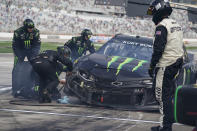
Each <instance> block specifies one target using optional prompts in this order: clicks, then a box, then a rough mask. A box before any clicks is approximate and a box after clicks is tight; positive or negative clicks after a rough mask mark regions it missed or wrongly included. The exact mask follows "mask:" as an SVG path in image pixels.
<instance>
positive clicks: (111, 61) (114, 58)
mask: <svg viewBox="0 0 197 131" xmlns="http://www.w3.org/2000/svg"><path fill="white" fill-rule="evenodd" d="M119 58H120V56H113V57H112V59H111V60H110V61H109V62H108V63H107V72H108V71H109V67H110V65H111V64H112V63H114V62H116V61H117V60H118V59H119Z"/></svg>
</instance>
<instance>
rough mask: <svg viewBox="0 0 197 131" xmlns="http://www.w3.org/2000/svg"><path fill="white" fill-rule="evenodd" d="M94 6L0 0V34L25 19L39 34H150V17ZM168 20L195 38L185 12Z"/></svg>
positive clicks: (89, 2) (90, 2) (84, 1)
mask: <svg viewBox="0 0 197 131" xmlns="http://www.w3.org/2000/svg"><path fill="white" fill-rule="evenodd" d="M94 3H95V1H94V0H2V2H1V3H0V32H13V30H15V29H16V28H18V27H19V26H21V25H22V23H23V20H24V19H25V18H31V19H33V20H34V22H35V24H36V27H37V28H38V29H39V30H40V31H41V33H42V34H53V35H60V34H61V35H77V34H79V33H80V32H81V30H82V29H84V28H89V29H91V30H92V31H93V33H94V34H106V35H114V34H117V33H126V34H131V35H142V36H149V37H152V35H153V34H154V32H153V30H154V27H155V26H154V24H153V22H152V21H151V18H149V17H127V16H126V15H125V14H126V12H125V8H124V7H121V6H108V5H95V4H94ZM183 8H185V7H183ZM172 18H174V19H176V20H177V21H178V23H179V24H180V25H181V26H182V27H183V31H184V38H195V39H196V38H197V32H195V30H194V29H195V27H197V24H194V23H191V22H189V20H188V15H187V11H186V10H180V9H174V11H173V14H172Z"/></svg>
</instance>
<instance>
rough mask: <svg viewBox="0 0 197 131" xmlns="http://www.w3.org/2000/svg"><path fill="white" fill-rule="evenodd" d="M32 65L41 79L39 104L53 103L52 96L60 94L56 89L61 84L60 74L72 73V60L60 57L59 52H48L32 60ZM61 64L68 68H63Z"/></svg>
mask: <svg viewBox="0 0 197 131" xmlns="http://www.w3.org/2000/svg"><path fill="white" fill-rule="evenodd" d="M30 63H31V65H32V67H33V69H34V71H35V72H37V73H38V75H39V77H40V87H39V90H38V92H39V102H41V103H42V102H51V96H50V95H53V94H55V93H58V90H57V88H56V87H57V86H58V84H59V79H58V74H60V72H62V71H64V72H66V71H69V72H71V71H72V69H73V65H72V62H71V60H70V59H69V58H67V57H64V56H60V55H59V54H58V53H57V51H53V50H46V51H44V52H43V53H41V54H39V55H38V56H36V57H34V58H33V59H31V60H30ZM60 63H61V64H63V65H64V66H66V68H62V66H61V65H60ZM58 72H59V73H58Z"/></svg>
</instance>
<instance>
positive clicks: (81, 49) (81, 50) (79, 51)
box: [78, 47, 84, 55]
mask: <svg viewBox="0 0 197 131" xmlns="http://www.w3.org/2000/svg"><path fill="white" fill-rule="evenodd" d="M83 50H84V48H82V47H79V49H78V53H79V54H80V55H81V54H82V53H83Z"/></svg>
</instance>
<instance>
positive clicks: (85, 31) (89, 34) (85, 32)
mask: <svg viewBox="0 0 197 131" xmlns="http://www.w3.org/2000/svg"><path fill="white" fill-rule="evenodd" d="M91 35H92V32H91V30H89V29H84V30H83V31H82V32H81V36H82V37H83V38H85V37H86V36H91Z"/></svg>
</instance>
